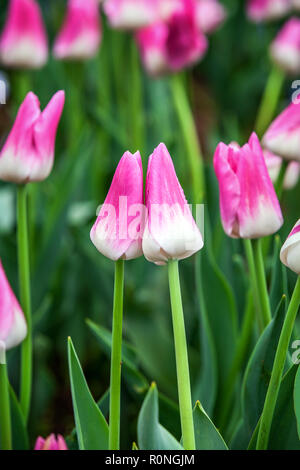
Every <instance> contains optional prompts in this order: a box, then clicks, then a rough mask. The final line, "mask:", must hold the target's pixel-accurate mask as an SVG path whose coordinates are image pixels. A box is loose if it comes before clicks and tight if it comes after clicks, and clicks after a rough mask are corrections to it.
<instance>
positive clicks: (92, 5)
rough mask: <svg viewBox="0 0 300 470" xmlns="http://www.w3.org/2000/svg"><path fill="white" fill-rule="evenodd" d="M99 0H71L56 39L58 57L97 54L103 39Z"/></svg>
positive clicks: (81, 56)
mask: <svg viewBox="0 0 300 470" xmlns="http://www.w3.org/2000/svg"><path fill="white" fill-rule="evenodd" d="M101 36H102V32H101V24H100V15H99V6H98V2H97V0H69V2H68V7H67V15H66V18H65V21H64V23H63V25H62V28H61V30H60V32H59V34H58V36H57V38H56V40H55V43H54V48H53V54H54V56H55V57H56V58H57V59H73V60H74V59H75V60H80V59H87V58H90V57H93V56H95V54H96V53H97V51H98V48H99V45H100V41H101Z"/></svg>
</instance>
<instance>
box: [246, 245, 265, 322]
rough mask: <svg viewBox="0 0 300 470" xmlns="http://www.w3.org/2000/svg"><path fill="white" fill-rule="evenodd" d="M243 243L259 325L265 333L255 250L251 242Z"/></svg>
mask: <svg viewBox="0 0 300 470" xmlns="http://www.w3.org/2000/svg"><path fill="white" fill-rule="evenodd" d="M243 241H244V249H245V253H246V258H247V264H248V269H249V278H250V282H251V288H252V293H253V299H254V305H255V308H256V311H257V320H258V325H259V329H260V330H261V331H263V329H264V321H263V318H262V311H261V304H260V301H259V292H258V285H257V277H256V269H255V262H254V255H253V248H252V244H251V240H246V239H244V240H243Z"/></svg>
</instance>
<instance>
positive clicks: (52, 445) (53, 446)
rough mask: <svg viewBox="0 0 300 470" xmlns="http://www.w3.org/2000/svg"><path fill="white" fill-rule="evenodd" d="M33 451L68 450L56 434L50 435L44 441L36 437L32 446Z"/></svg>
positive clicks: (60, 437)
mask: <svg viewBox="0 0 300 470" xmlns="http://www.w3.org/2000/svg"><path fill="white" fill-rule="evenodd" d="M34 450H69V449H68V447H67V444H66V441H65V440H64V438H63V437H62V436H61V435H60V434H58V435H57V437H56V436H55V435H54V434H50V436H48V437H47V438H46V439H44V438H42V437H38V438H37V440H36V443H35V446H34Z"/></svg>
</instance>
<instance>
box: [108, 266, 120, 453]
mask: <svg viewBox="0 0 300 470" xmlns="http://www.w3.org/2000/svg"><path fill="white" fill-rule="evenodd" d="M123 292H124V261H123V260H121V259H120V260H118V261H116V264H115V287H114V307H113V330H112V351H111V368H110V404H109V450H119V448H120V408H121V405H120V401H121V399H120V396H121V365H122V362H121V361H122V322H123V295H124V294H123Z"/></svg>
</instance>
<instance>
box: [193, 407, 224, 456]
mask: <svg viewBox="0 0 300 470" xmlns="http://www.w3.org/2000/svg"><path fill="white" fill-rule="evenodd" d="M193 418H194V429H195V439H196V449H197V450H228V447H227V445H226V443H225V441H224V439H223V438H222V436H221V434H220V433H219V431H218V430H217V428H216V427H215V425H214V424H213V422H212V421H211V419H210V418H209V416H208V415H207V414H206V413H205V411H204V409H203V408H202V406H201V404H200V402H199V401H197V403H196V406H195V408H194V410H193Z"/></svg>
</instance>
